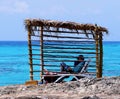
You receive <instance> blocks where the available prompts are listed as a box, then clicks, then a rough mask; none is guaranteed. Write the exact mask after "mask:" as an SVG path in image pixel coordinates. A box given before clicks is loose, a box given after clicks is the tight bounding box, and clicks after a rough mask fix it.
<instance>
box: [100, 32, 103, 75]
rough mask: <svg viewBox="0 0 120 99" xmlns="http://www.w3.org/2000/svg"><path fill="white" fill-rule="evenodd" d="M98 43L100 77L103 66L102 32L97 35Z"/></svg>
mask: <svg viewBox="0 0 120 99" xmlns="http://www.w3.org/2000/svg"><path fill="white" fill-rule="evenodd" d="M99 38H100V39H99V45H100V65H99V72H100V75H99V76H100V77H102V67H103V43H102V33H100V35H99Z"/></svg>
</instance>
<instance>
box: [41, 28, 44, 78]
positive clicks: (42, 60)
mask: <svg viewBox="0 0 120 99" xmlns="http://www.w3.org/2000/svg"><path fill="white" fill-rule="evenodd" d="M40 44H41V71H42V72H41V74H40V76H41V78H42V75H43V70H44V59H43V27H42V26H41V31H40Z"/></svg>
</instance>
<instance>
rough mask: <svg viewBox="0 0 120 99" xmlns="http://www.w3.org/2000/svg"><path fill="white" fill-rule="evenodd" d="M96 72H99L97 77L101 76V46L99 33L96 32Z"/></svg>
mask: <svg viewBox="0 0 120 99" xmlns="http://www.w3.org/2000/svg"><path fill="white" fill-rule="evenodd" d="M95 40H96V74H97V78H100V72H99V51H98V47H99V42H98V34H97V33H96V38H95Z"/></svg>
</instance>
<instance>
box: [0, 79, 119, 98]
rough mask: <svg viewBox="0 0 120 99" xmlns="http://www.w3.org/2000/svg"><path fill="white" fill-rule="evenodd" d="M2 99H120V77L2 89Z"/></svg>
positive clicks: (4, 87) (0, 88)
mask: <svg viewBox="0 0 120 99" xmlns="http://www.w3.org/2000/svg"><path fill="white" fill-rule="evenodd" d="M0 99H120V77H112V78H102V79H96V78H82V79H80V80H79V81H71V82H66V83H49V84H41V85H36V86H32V85H31V86H26V85H13V86H3V87H0Z"/></svg>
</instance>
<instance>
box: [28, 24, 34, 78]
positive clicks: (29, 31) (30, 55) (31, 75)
mask: <svg viewBox="0 0 120 99" xmlns="http://www.w3.org/2000/svg"><path fill="white" fill-rule="evenodd" d="M28 46H29V62H30V80H33V63H32V46H31V28H30V26H29V27H28Z"/></svg>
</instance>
